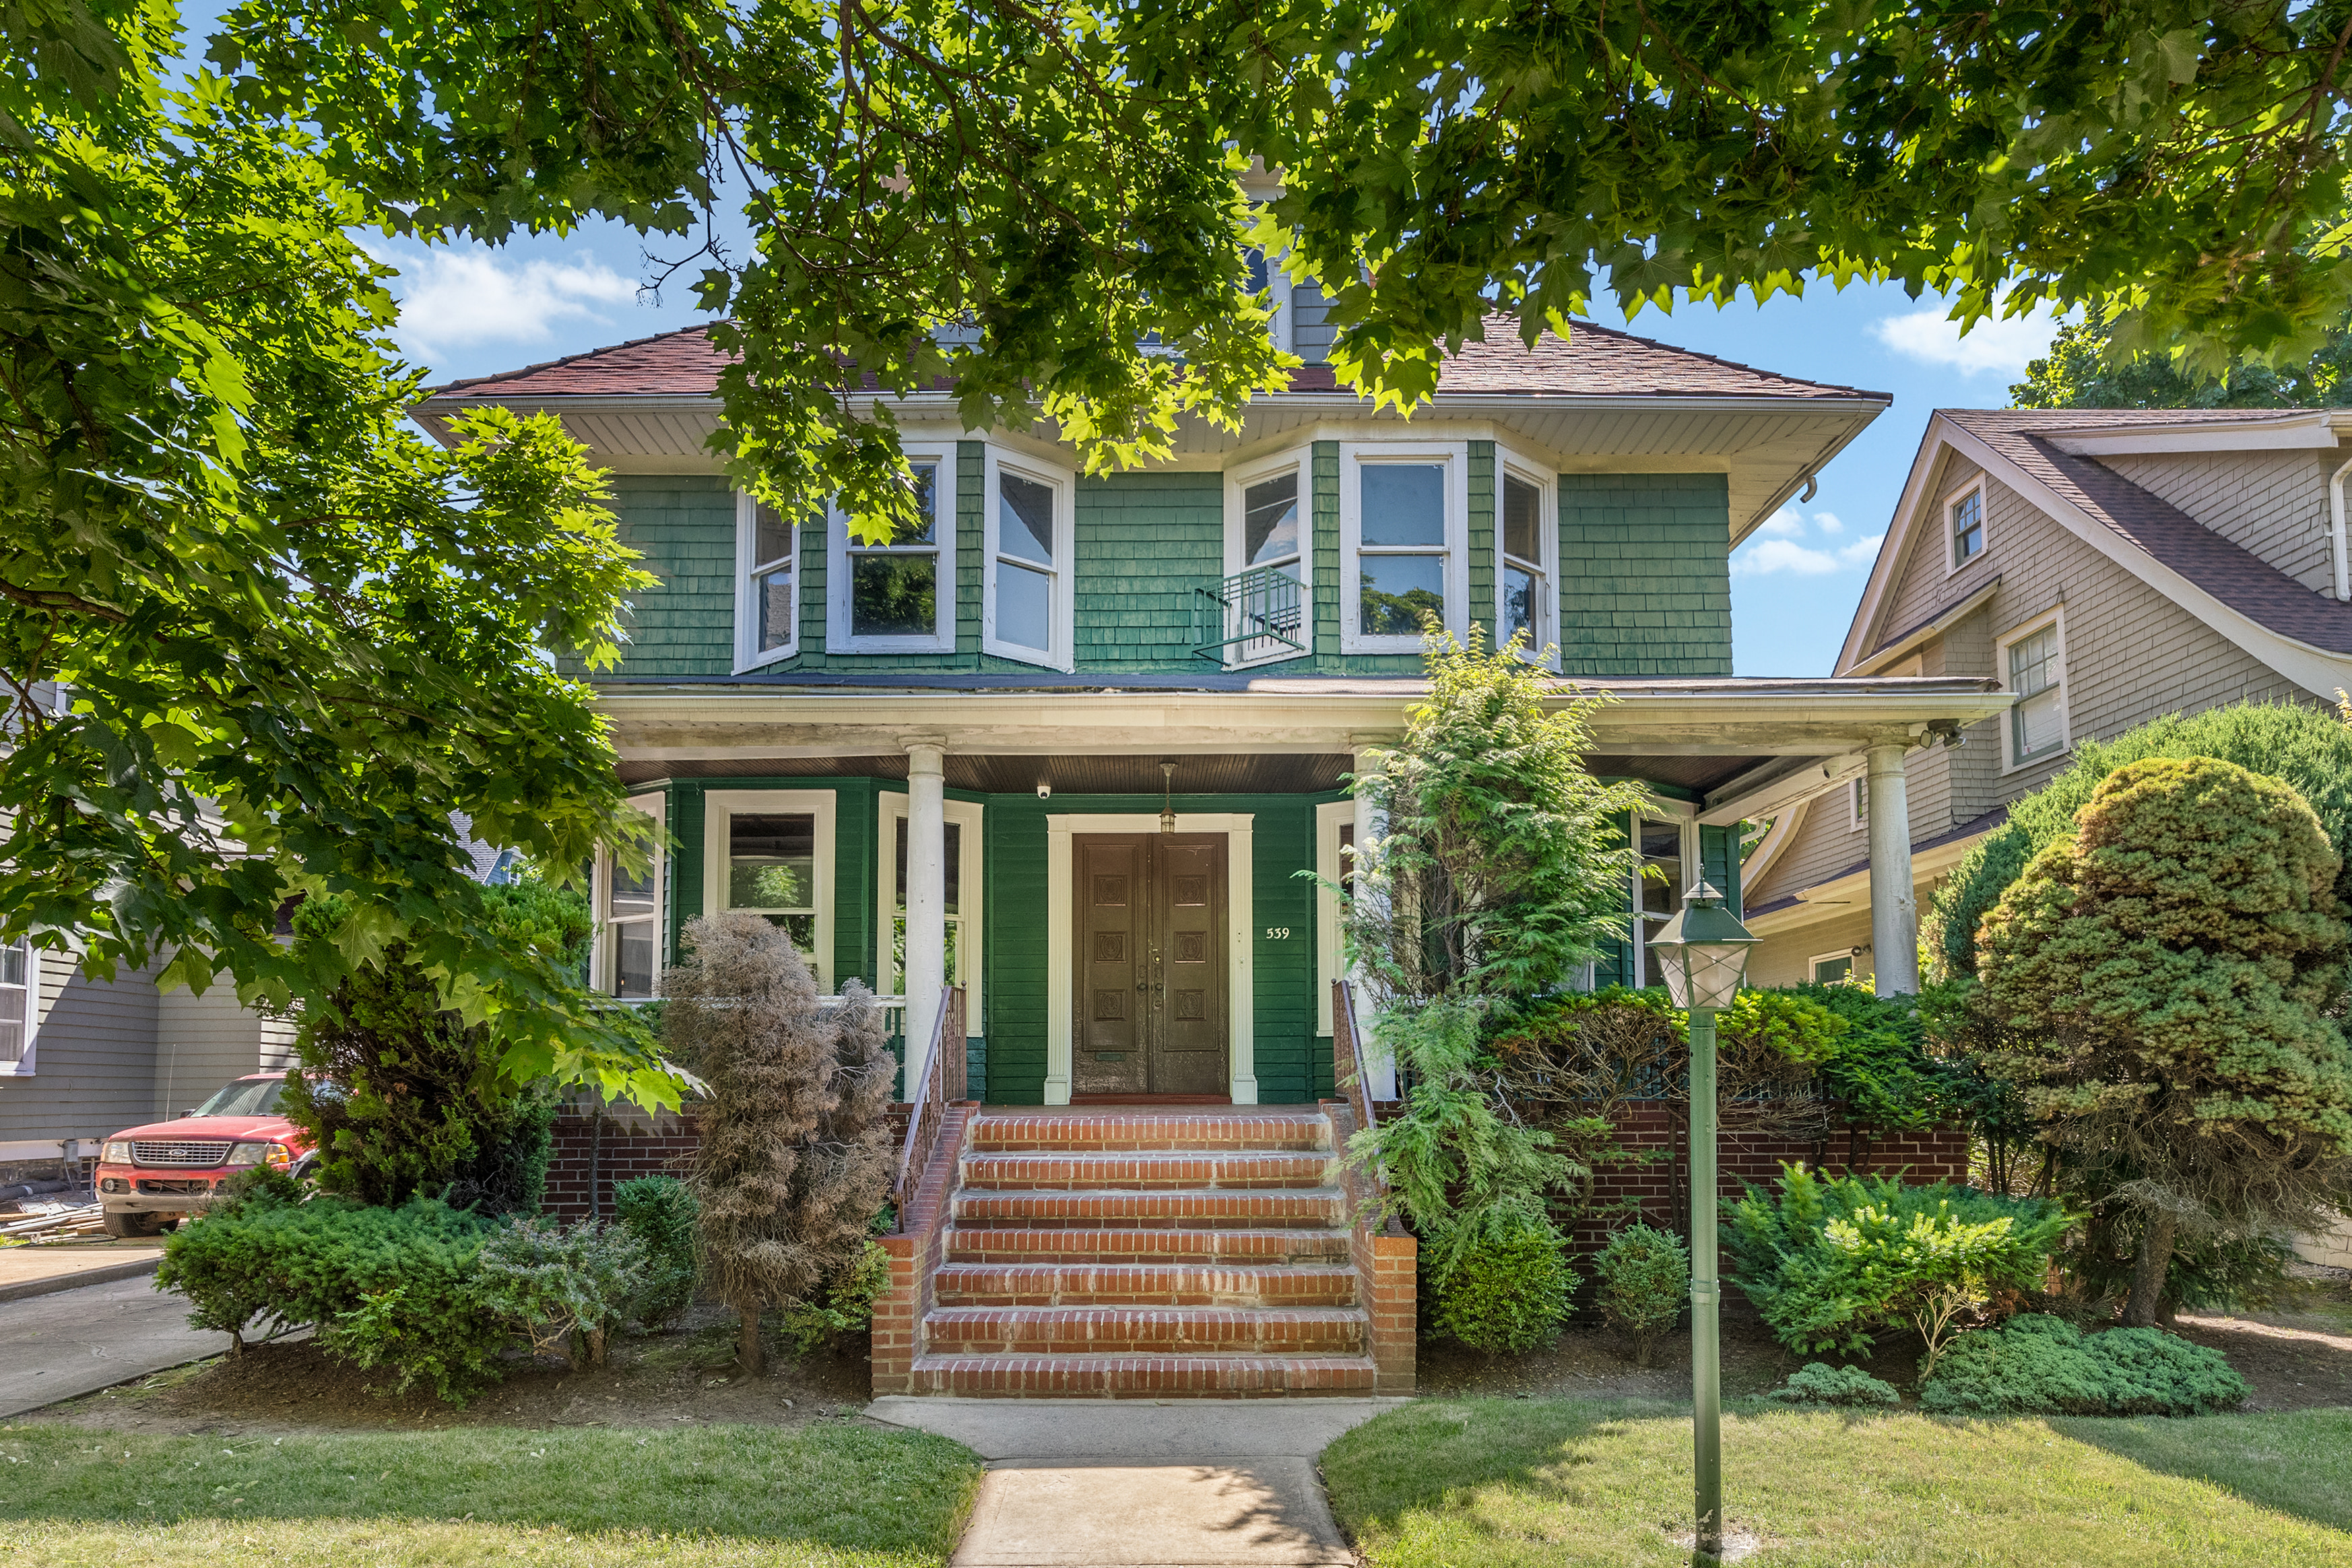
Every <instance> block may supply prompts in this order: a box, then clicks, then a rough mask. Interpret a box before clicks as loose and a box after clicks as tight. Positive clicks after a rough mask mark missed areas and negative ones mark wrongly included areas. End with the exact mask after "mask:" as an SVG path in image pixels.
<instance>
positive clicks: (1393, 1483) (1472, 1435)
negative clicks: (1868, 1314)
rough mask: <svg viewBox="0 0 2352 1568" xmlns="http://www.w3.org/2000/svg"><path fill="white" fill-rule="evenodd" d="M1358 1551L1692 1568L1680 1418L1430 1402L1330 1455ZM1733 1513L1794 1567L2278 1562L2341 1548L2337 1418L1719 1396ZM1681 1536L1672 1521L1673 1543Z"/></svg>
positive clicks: (1385, 1564)
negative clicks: (2064, 1414)
mask: <svg viewBox="0 0 2352 1568" xmlns="http://www.w3.org/2000/svg"><path fill="white" fill-rule="evenodd" d="M1320 1463H1321V1466H1322V1469H1323V1474H1324V1476H1325V1478H1326V1480H1327V1482H1328V1486H1329V1489H1330V1495H1331V1504H1332V1510H1333V1511H1334V1512H1335V1513H1336V1514H1337V1515H1338V1516H1339V1521H1340V1523H1341V1524H1342V1526H1343V1527H1344V1528H1346V1529H1347V1531H1349V1534H1350V1536H1351V1538H1352V1539H1353V1540H1354V1541H1355V1542H1357V1544H1358V1547H1359V1549H1360V1551H1361V1552H1362V1553H1363V1555H1364V1558H1365V1560H1366V1562H1367V1563H1369V1564H1370V1565H1371V1568H1455V1565H1459V1564H1464V1563H1477V1564H1479V1568H1538V1565H1540V1568H1629V1565H1630V1568H1641V1565H1643V1564H1653V1565H1656V1568H1666V1565H1668V1564H1674V1565H1677V1568H1679V1565H1682V1564H1687V1563H1689V1561H1690V1552H1689V1548H1688V1546H1687V1545H1686V1544H1682V1545H1678V1544H1677V1543H1676V1542H1675V1539H1674V1532H1675V1531H1676V1530H1682V1531H1687V1530H1688V1529H1689V1522H1688V1521H1689V1514H1690V1506H1691V1503H1690V1415H1689V1412H1688V1409H1687V1407H1677V1406H1675V1405H1665V1404H1653V1403H1636V1402H1604V1401H1592V1400H1575V1399H1533V1400H1530V1399H1482V1400H1463V1401H1453V1400H1428V1401H1423V1403H1421V1404H1419V1405H1414V1406H1412V1407H1410V1408H1408V1409H1404V1410H1400V1411H1396V1412H1393V1413H1391V1414H1388V1415H1382V1416H1381V1417H1379V1418H1378V1419H1376V1420H1373V1421H1370V1422H1368V1423H1366V1424H1365V1425H1364V1426H1359V1427H1357V1428H1356V1429H1355V1430H1354V1431H1352V1432H1349V1433H1348V1434H1347V1435H1346V1436H1343V1437H1341V1438H1340V1439H1339V1441H1338V1442H1336V1443H1334V1444H1333V1445H1332V1446H1331V1447H1329V1448H1328V1449H1326V1450H1325V1451H1324V1453H1323V1456H1322V1458H1321V1461H1320ZM1724 1477H1725V1484H1724V1493H1725V1501H1726V1506H1727V1511H1728V1515H1729V1519H1730V1522H1731V1524H1732V1526H1733V1527H1734V1529H1735V1530H1738V1529H1754V1530H1757V1531H1760V1532H1761V1534H1762V1535H1763V1537H1764V1539H1765V1543H1766V1550H1765V1552H1764V1553H1763V1555H1762V1556H1761V1558H1760V1559H1759V1561H1762V1562H1765V1563H1774V1564H1782V1565H1786V1568H1843V1565H1846V1564H1852V1563H1889V1564H1916V1565H1918V1568H1930V1565H1942V1564H1948V1563H1962V1562H1965V1563H1969V1564H1971V1565H1972V1568H2049V1565H2050V1564H2053V1563H2065V1564H2068V1565H2069V1568H2077V1565H2080V1568H2146V1565H2147V1564H2149V1563H2196V1564H2199V1568H2217V1565H2229V1568H2236V1565H2239V1564H2245V1565H2249V1568H2252V1565H2257V1564H2259V1565H2262V1568H2291V1565H2294V1564H2298V1563H2305V1562H2310V1561H2314V1560H2322V1559H2333V1558H2336V1557H2338V1556H2341V1555H2342V1554H2343V1553H2345V1552H2347V1551H2352V1411H2347V1410H2340V1409H2323V1410H2309V1411H2296V1412H2292V1413H2284V1414H2280V1415H2259V1416H2254V1415H2222V1416H2206V1417H2200V1418H2196V1419H2191V1420H2185V1421H2164V1420H2157V1419H2147V1420H2139V1421H2126V1420H2072V1419H2065V1418H2053V1419H2041V1418H2033V1417H2023V1418H2017V1419H2010V1420H1994V1421H1952V1420H1948V1419H1944V1418H1938V1417H1932V1416H1927V1415H1919V1414H1916V1413H1911V1412H1891V1411H1890V1412H1885V1413H1869V1412H1864V1411H1855V1410H1826V1411H1810V1410H1801V1409H1773V1408H1769V1407H1754V1408H1734V1409H1733V1410H1731V1411H1729V1412H1727V1415H1726V1417H1725V1421H1724ZM1687 1539H1688V1537H1687V1535H1685V1542H1686V1541H1687Z"/></svg>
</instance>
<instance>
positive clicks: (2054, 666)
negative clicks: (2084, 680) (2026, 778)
mask: <svg viewBox="0 0 2352 1568" xmlns="http://www.w3.org/2000/svg"><path fill="white" fill-rule="evenodd" d="M2061 651H2062V650H2061V648H2060V646H2059V637H2058V628H2057V626H2055V625H2052V626H2042V627H2041V628H2039V629H2038V630H2036V631H2033V632H2032V633H2029V634H2028V635H2026V636H2024V637H2020V638H2018V639H2017V640H2016V641H2014V642H2012V643H2011V644H2010V645H2009V689H2011V691H2014V692H2015V693H2017V701H2016V702H2015V703H2014V704H2012V705H2011V708H2010V710H2009V747H2010V760H2011V762H2013V763H2021V762H2024V761H2027V760H2028V759H2030V758H2033V757H2040V756H2046V755H2048V754H2049V753H2050V752H2055V751H2059V750H2062V749H2063V748H2064V746H2065V744H2066V736H2065V732H2064V731H2065V725H2064V722H2063V720H2064V714H2063V711H2062V710H2063V707H2064V705H2065V671H2064V669H2063V661H2062V658H2061Z"/></svg>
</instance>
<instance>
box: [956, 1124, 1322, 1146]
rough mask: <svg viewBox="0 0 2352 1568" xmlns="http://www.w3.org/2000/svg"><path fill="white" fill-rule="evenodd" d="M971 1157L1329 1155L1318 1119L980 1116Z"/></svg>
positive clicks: (973, 1131) (973, 1135)
mask: <svg viewBox="0 0 2352 1568" xmlns="http://www.w3.org/2000/svg"><path fill="white" fill-rule="evenodd" d="M971 1150H972V1152H975V1153H982V1154H995V1153H1155V1152H1158V1153H1216V1154H1228V1153H1310V1152H1320V1153H1325V1154H1328V1153H1329V1152H1331V1124H1330V1123H1329V1122H1328V1121H1325V1120H1324V1119H1323V1118H1321V1117H1319V1116H1317V1117H1293V1118H1265V1117H1246V1118H1241V1117H1202V1118H1199V1119H1197V1120H1193V1121H1184V1120H1181V1119H1178V1118H1169V1117H1158V1118H1151V1119H1127V1118H1113V1117H1099V1118H1097V1117H1090V1116H1088V1117H1076V1116H1070V1117H1064V1116H1051V1117H1026V1118H1024V1117H1013V1118H999V1117H990V1116H983V1117H982V1118H981V1120H980V1121H979V1123H978V1125H976V1126H975V1127H974V1128H973V1129H972V1138H971Z"/></svg>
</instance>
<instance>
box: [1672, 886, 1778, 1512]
mask: <svg viewBox="0 0 2352 1568" xmlns="http://www.w3.org/2000/svg"><path fill="white" fill-rule="evenodd" d="M1756 942H1757V939H1756V938H1755V937H1753V936H1751V935H1749V934H1748V928H1747V927H1746V926H1744V925H1741V924H1740V923H1739V917H1738V916H1737V915H1735V914H1733V913H1732V912H1731V911H1730V910H1727V909H1725V908H1724V907H1723V895H1722V894H1721V893H1718V892H1717V891H1716V890H1715V889H1713V888H1711V887H1709V886H1707V885H1706V882H1704V881H1701V882H1698V883H1696V884H1694V885H1693V886H1692V888H1691V889H1690V890H1689V891H1688V892H1686V893H1685V894H1684V895H1683V907H1682V912H1681V913H1679V914H1677V915H1675V918H1674V919H1672V920H1670V921H1667V922H1666V923H1665V925H1664V928H1663V929H1662V930H1660V931H1659V932H1658V934H1657V936H1656V938H1655V939H1654V941H1652V942H1651V943H1650V944H1649V947H1650V955H1651V956H1652V957H1653V958H1654V959H1655V960H1656V961H1657V967H1658V968H1660V969H1662V970H1664V972H1665V977H1666V990H1667V991H1668V993H1670V994H1672V995H1673V997H1674V999H1675V1006H1677V1007H1682V1008H1685V1009H1687V1010H1688V1011H1689V1013H1690V1184H1691V1402H1692V1404H1693V1405H1694V1406H1695V1410H1694V1417H1695V1419H1694V1426H1695V1427H1696V1431H1695V1433H1694V1435H1693V1458H1694V1464H1693V1467H1692V1468H1693V1475H1694V1489H1695V1490H1696V1493H1697V1500H1698V1538H1697V1549H1698V1550H1697V1554H1698V1555H1699V1556H1702V1557H1706V1558H1710V1559H1713V1558H1719V1557H1721V1556H1722V1555H1723V1342H1722V1335H1721V1331H1720V1325H1719V1323H1718V1321H1717V1314H1718V1311H1719V1310H1720V1308H1721V1306H1722V1301H1723V1294H1722V1289H1721V1288H1720V1286H1719V1284H1718V1283H1717V1279H1716V1267H1717V1264H1716V1241H1715V1211H1716V1190H1715V1188H1716V1175H1715V1014H1716V1009H1717V1008H1718V1007H1727V1006H1729V1005H1730V1004H1731V998H1732V995H1733V994H1734V993H1736V992H1737V991H1738V989H1739V982H1740V978H1741V977H1742V976H1743V975H1745V974H1746V973H1748V949H1749V948H1751V947H1754V946H1755V945H1756Z"/></svg>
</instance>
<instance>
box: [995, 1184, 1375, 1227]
mask: <svg viewBox="0 0 2352 1568" xmlns="http://www.w3.org/2000/svg"><path fill="white" fill-rule="evenodd" d="M951 1213H952V1215H953V1217H954V1219H955V1222H956V1223H957V1224H958V1225H968V1226H984V1227H986V1228H989V1229H995V1230H1003V1229H1013V1228H1026V1229H1059V1228H1065V1227H1084V1228H1086V1229H1088V1230H1107V1229H1120V1230H1130V1229H1132V1230H1168V1229H1195V1230H1200V1229H1206V1230H1268V1229H1283V1230H1298V1229H1307V1228H1315V1229H1324V1228H1328V1229H1333V1230H1336V1229H1338V1228H1339V1226H1341V1225H1344V1224H1345V1223H1346V1221H1347V1215H1346V1214H1345V1212H1344V1211H1343V1208H1342V1205H1341V1203H1340V1199H1339V1194H1337V1193H1323V1192H1318V1193H1314V1194H1308V1193H1304V1192H1280V1193H1203V1192H1201V1191H1200V1190H1198V1189H1197V1188H1195V1189H1190V1190H1187V1191H1184V1192H1181V1193H1117V1192H1114V1193H1108V1194H1105V1193H1101V1192H1099V1191H1097V1192H1093V1193H991V1192H987V1191H985V1190H982V1191H972V1192H961V1193H958V1194H956V1196H955V1206H954V1208H953V1210H952V1211H951Z"/></svg>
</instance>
